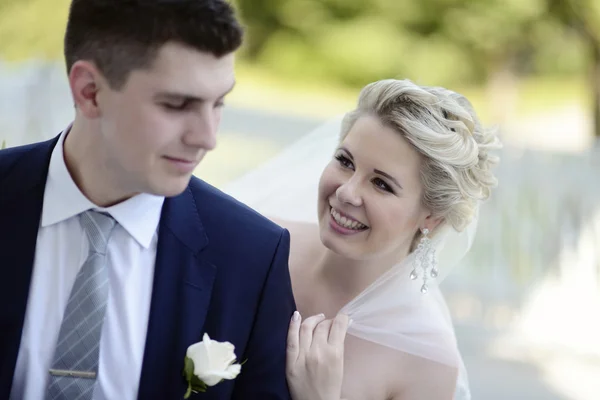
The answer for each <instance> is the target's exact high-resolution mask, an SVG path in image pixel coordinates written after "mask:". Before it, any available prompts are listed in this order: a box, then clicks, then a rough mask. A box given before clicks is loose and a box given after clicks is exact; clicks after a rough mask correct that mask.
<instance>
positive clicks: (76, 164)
mask: <svg viewBox="0 0 600 400" xmlns="http://www.w3.org/2000/svg"><path fill="white" fill-rule="evenodd" d="M92 130H93V127H92V126H90V125H89V124H86V122H83V123H82V122H80V121H78V120H77V119H76V120H75V122H74V123H73V125H72V126H71V128H70V130H69V132H67V136H66V137H65V140H64V144H63V157H64V162H65V165H66V167H67V170H68V171H69V174H70V175H71V177H72V179H73V181H74V182H75V184H76V185H77V187H78V188H79V190H81V193H83V195H84V196H86V197H87V198H88V199H89V200H90V201H91V202H92V203H94V204H95V205H97V206H99V207H110V206H112V205H115V204H118V203H120V202H122V201H125V200H127V199H128V198H131V197H132V196H134V195H135V193H127V192H126V191H124V190H119V189H118V188H117V187H116V186H115V182H117V181H118V180H117V178H116V177H114V178H112V177H111V176H112V175H113V174H112V173H111V171H110V169H109V168H108V162H107V159H108V157H107V152H106V149H105V147H104V146H102V144H101V143H99V142H98V141H97V140H94V138H97V137H98V135H97V134H96V132H92Z"/></svg>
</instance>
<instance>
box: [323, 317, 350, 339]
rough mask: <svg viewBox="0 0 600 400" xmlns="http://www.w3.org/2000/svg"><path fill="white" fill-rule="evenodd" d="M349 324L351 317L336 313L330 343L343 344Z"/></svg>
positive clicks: (330, 332)
mask: <svg viewBox="0 0 600 400" xmlns="http://www.w3.org/2000/svg"><path fill="white" fill-rule="evenodd" d="M349 325H350V318H349V317H348V316H347V315H345V314H338V315H336V317H335V319H334V320H333V323H332V324H331V329H330V331H329V341H328V343H329V344H331V345H334V346H343V345H344V340H345V339H346V332H347V331H348V326H349Z"/></svg>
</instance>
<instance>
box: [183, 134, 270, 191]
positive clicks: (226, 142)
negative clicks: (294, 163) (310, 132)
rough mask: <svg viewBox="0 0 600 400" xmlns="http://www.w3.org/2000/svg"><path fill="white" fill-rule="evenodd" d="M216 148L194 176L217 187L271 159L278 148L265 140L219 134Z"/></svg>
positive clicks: (256, 137) (206, 157) (258, 137)
mask: <svg viewBox="0 0 600 400" xmlns="http://www.w3.org/2000/svg"><path fill="white" fill-rule="evenodd" d="M217 143H218V144H217V148H216V149H215V150H213V151H211V152H209V153H208V154H207V155H206V156H205V157H204V160H202V162H201V163H200V165H199V166H198V168H197V169H196V171H195V172H194V174H195V175H196V176H198V177H199V178H202V179H203V180H205V181H207V182H208V183H210V184H212V185H214V186H217V187H221V186H222V185H224V184H226V183H227V182H229V181H231V180H232V179H235V178H237V177H239V176H241V175H243V174H244V173H245V172H247V171H250V170H252V169H253V168H255V167H257V166H258V165H260V164H261V163H262V162H264V161H266V160H268V159H269V158H270V157H272V156H274V155H275V154H276V153H277V152H278V151H279V150H280V147H279V146H277V145H276V144H275V143H274V142H273V141H272V140H269V139H268V138H261V137H260V136H253V137H249V136H248V135H237V134H235V133H220V134H219V138H218V142H217Z"/></svg>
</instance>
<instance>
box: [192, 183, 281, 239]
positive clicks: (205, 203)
mask: <svg viewBox="0 0 600 400" xmlns="http://www.w3.org/2000/svg"><path fill="white" fill-rule="evenodd" d="M189 188H190V190H191V192H192V195H193V197H194V199H195V201H196V205H197V208H198V210H199V212H200V213H201V217H202V218H201V219H202V221H207V220H208V221H209V222H211V223H215V224H218V226H219V227H220V228H221V229H225V230H234V231H235V232H236V235H239V234H242V233H245V234H246V235H255V234H261V235H272V236H273V237H276V238H279V237H280V236H281V235H282V233H283V231H284V229H283V228H282V227H281V226H279V225H277V224H276V223H275V222H273V221H271V220H270V219H268V218H267V217H265V216H263V215H262V214H260V213H259V212H257V211H256V210H254V209H252V208H250V207H249V206H247V205H246V204H244V203H242V202H240V201H238V200H237V199H235V198H234V197H232V196H230V195H228V194H227V193H224V192H223V191H221V190H220V189H218V188H216V187H214V186H212V185H211V184H209V183H207V182H205V181H203V180H201V179H198V178H196V177H192V179H191V181H190V185H189Z"/></svg>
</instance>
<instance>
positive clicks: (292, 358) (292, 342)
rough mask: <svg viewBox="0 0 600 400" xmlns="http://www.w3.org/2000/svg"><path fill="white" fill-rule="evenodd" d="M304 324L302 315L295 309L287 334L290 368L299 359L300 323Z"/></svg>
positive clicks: (287, 357)
mask: <svg viewBox="0 0 600 400" xmlns="http://www.w3.org/2000/svg"><path fill="white" fill-rule="evenodd" d="M301 324H302V316H301V315H300V313H299V312H298V311H294V314H293V315H292V320H291V321H290V326H289V328H288V336H287V356H286V360H287V363H288V368H289V367H291V366H292V365H294V363H295V362H296V360H297V359H298V353H299V352H300V325H301Z"/></svg>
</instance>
